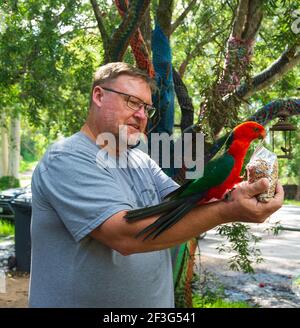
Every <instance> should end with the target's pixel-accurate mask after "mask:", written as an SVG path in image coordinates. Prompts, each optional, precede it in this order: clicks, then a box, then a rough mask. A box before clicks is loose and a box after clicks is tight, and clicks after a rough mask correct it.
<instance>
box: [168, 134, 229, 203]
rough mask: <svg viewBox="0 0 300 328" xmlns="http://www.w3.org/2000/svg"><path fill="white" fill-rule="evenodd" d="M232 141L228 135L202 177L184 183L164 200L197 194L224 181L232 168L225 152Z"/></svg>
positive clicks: (206, 166) (205, 168)
mask: <svg viewBox="0 0 300 328" xmlns="http://www.w3.org/2000/svg"><path fill="white" fill-rule="evenodd" d="M232 140H233V135H232V134H230V135H229V136H228V137H227V139H226V141H225V142H224V144H223V146H222V148H221V149H220V150H219V151H218V152H217V153H216V154H215V156H214V157H213V158H212V159H211V160H210V161H209V162H208V163H207V164H206V165H205V167H204V172H203V176H202V177H200V178H199V179H194V180H190V181H188V182H186V183H185V184H183V185H182V186H181V187H179V188H178V189H176V190H175V191H173V192H172V193H170V194H168V195H167V196H166V197H165V198H166V199H178V198H181V197H186V196H189V195H191V194H195V193H198V192H199V193H200V192H204V191H206V190H208V189H209V188H211V187H215V186H217V185H219V184H221V183H222V182H223V181H225V179H226V178H227V177H228V175H229V174H230V172H231V170H232V168H233V166H234V158H233V157H232V156H231V155H230V154H228V152H227V150H228V148H229V147H230V145H231V143H232Z"/></svg>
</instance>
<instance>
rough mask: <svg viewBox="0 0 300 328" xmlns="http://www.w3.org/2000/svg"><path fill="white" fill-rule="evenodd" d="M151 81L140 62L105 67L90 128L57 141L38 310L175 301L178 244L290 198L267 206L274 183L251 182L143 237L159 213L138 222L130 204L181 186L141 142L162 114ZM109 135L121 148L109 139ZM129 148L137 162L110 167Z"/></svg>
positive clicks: (39, 238)
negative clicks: (263, 196) (129, 215)
mask: <svg viewBox="0 0 300 328" xmlns="http://www.w3.org/2000/svg"><path fill="white" fill-rule="evenodd" d="M151 87H152V82H151V80H150V79H149V78H148V77H147V75H145V74H144V73H143V72H141V71H139V70H137V69H135V68H133V67H131V66H130V65H127V64H125V63H110V64H107V65H105V66H102V67H101V68H100V69H99V70H98V71H97V72H96V74H95V78H94V83H93V87H92V92H91V101H90V109H89V114H88V118H87V120H86V123H85V124H84V126H83V127H82V129H81V131H80V132H78V133H76V134H75V135H73V136H71V137H69V138H66V139H65V140H63V141H60V142H58V143H56V144H54V145H53V146H52V147H51V148H50V149H49V150H48V151H47V153H46V154H45V156H44V158H43V159H42V160H41V161H40V163H39V165H38V166H37V168H36V170H35V172H34V174H33V179H32V194H33V207H32V208H33V214H32V266H31V281H30V295H29V304H30V306H31V307H174V295H173V294H174V291H173V281H172V265H171V258H170V251H169V248H170V247H172V246H174V245H175V244H178V243H182V242H184V241H186V240H188V239H190V238H192V237H194V236H198V235H199V234H201V233H203V232H205V231H207V230H209V229H212V228H214V227H215V226H217V225H219V224H222V223H228V222H231V221H232V220H233V218H234V219H235V220H239V221H242V222H256V223H257V222H263V221H264V220H265V219H266V218H267V217H268V216H269V215H270V214H272V213H273V212H274V211H276V210H277V209H279V208H280V206H281V205H282V201H283V191H282V187H281V186H280V184H278V186H277V193H276V196H275V198H274V200H272V201H271V202H269V203H268V204H262V203H258V202H257V200H256V198H255V197H254V196H255V195H257V194H259V193H262V192H263V191H265V190H266V188H267V181H266V180H265V179H264V180H260V181H259V182H257V183H253V184H251V185H249V184H248V183H246V182H243V183H241V184H240V185H239V186H238V187H237V188H236V189H235V190H234V191H233V193H232V201H230V202H223V201H218V202H214V203H209V204H206V205H203V206H199V207H197V208H195V209H193V210H192V211H191V212H190V213H188V214H187V215H186V216H185V217H184V218H183V219H182V220H180V222H178V223H177V224H176V225H174V226H173V227H172V228H170V229H169V230H168V231H166V232H165V233H164V234H162V235H161V236H159V237H158V238H156V239H155V240H147V241H143V240H142V239H136V238H135V237H134V236H135V235H136V234H137V232H139V231H140V230H141V229H143V228H144V227H146V226H147V225H149V224H150V223H151V222H153V221H154V220H156V217H149V218H147V219H145V220H141V221H139V222H135V223H128V222H126V220H125V219H124V215H125V213H126V211H128V210H130V209H133V208H137V207H143V206H149V205H153V204H157V203H159V202H160V201H161V200H162V198H163V197H164V196H165V195H167V194H168V193H169V192H171V191H173V190H175V189H176V188H177V187H178V185H177V184H176V183H175V182H174V181H173V180H172V179H170V178H169V177H168V176H166V175H165V174H164V173H163V172H162V170H161V169H160V168H159V167H158V166H157V165H156V163H155V162H154V161H153V160H151V159H150V157H149V156H148V155H146V154H145V153H143V152H142V151H140V150H138V149H136V148H133V147H132V146H134V145H135V144H136V143H137V142H138V139H139V134H140V133H142V132H143V131H144V130H145V128H146V124H147V119H148V116H150V115H151V112H152V111H153V108H152V100H151ZM120 126H122V130H121V132H120V130H119V127H120ZM124 131H125V132H124ZM108 134H109V135H113V136H114V137H115V139H116V145H115V146H111V145H110V146H109V145H107V136H108ZM125 140H126V142H127V144H125V146H124V142H125ZM120 144H121V145H122V144H123V146H119V145H120ZM112 145H114V144H113V143H112ZM104 148H105V151H103V149H104ZM124 153H126V154H127V155H128V156H127V158H128V161H129V162H130V163H131V164H134V165H132V166H128V167H125V168H124V167H113V166H111V165H109V163H111V162H113V160H116V161H117V159H118V158H120V157H121V156H122V155H123V154H124Z"/></svg>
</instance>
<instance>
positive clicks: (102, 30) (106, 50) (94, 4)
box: [90, 0, 110, 62]
mask: <svg viewBox="0 0 300 328" xmlns="http://www.w3.org/2000/svg"><path fill="white" fill-rule="evenodd" d="M90 2H91V5H92V7H93V11H94V15H95V18H96V20H97V24H98V28H99V31H100V34H101V38H102V42H103V48H104V58H105V62H109V61H110V54H109V52H110V51H109V50H110V42H109V37H108V34H107V32H106V29H105V26H104V23H103V20H102V15H101V12H100V9H99V6H98V3H97V1H96V0H90Z"/></svg>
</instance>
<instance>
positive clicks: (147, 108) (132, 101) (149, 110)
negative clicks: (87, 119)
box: [101, 87, 156, 118]
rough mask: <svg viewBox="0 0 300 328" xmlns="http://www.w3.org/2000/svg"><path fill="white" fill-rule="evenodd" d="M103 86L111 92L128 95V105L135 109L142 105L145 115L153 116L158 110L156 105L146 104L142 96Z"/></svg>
mask: <svg viewBox="0 0 300 328" xmlns="http://www.w3.org/2000/svg"><path fill="white" fill-rule="evenodd" d="M101 88H102V89H103V90H106V91H110V92H114V93H117V94H119V95H123V96H126V98H127V99H126V101H127V106H128V107H129V108H130V109H132V110H134V111H139V110H140V109H141V108H142V107H144V112H145V115H146V116H147V117H149V118H151V117H152V116H153V115H154V114H155V112H156V108H155V107H153V106H152V105H148V104H146V103H145V102H143V101H142V100H141V99H140V98H137V97H135V96H132V95H129V94H127V93H124V92H120V91H116V90H113V89H110V88H106V87H105V88H104V87H101Z"/></svg>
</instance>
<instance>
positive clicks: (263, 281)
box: [198, 205, 300, 308]
mask: <svg viewBox="0 0 300 328" xmlns="http://www.w3.org/2000/svg"><path fill="white" fill-rule="evenodd" d="M277 221H280V224H281V225H283V226H286V227H294V228H300V207H297V206H291V205H286V206H283V207H282V208H281V209H280V210H279V211H278V212H276V213H275V214H273V215H272V216H271V217H270V218H269V219H268V222H267V223H264V224H260V225H251V231H252V232H253V233H254V234H255V235H257V236H259V237H261V238H262V240H261V241H260V242H259V243H258V244H257V246H258V248H259V249H260V250H261V253H262V257H263V258H264V262H262V263H260V264H255V265H254V266H253V267H254V269H255V273H254V274H245V273H241V272H235V271H231V270H229V268H228V259H229V257H230V256H232V255H233V254H225V255H223V254H222V255H220V254H219V253H218V251H217V250H216V247H217V246H218V245H220V243H221V242H222V241H224V239H223V238H222V237H221V236H220V235H219V234H217V233H216V230H211V231H209V232H208V233H207V234H206V236H205V238H204V239H202V240H200V242H199V246H200V251H201V260H200V269H201V271H202V273H203V272H204V273H205V272H206V273H207V272H208V273H209V275H208V277H209V278H207V282H206V283H207V284H208V285H210V287H211V288H212V289H214V288H217V285H218V282H219V283H220V284H221V285H223V286H224V291H225V295H226V296H227V297H228V299H230V300H234V301H237V300H241V301H247V302H249V303H250V304H252V305H256V306H259V307H264V308H299V307H300V282H299V280H300V279H299V278H300V232H297V231H281V232H280V233H279V235H277V236H274V235H273V234H270V233H267V232H266V229H267V228H269V227H270V226H272V225H273V224H274V223H275V222H277ZM198 264H199V263H198ZM296 279H299V280H297V281H298V282H296Z"/></svg>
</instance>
